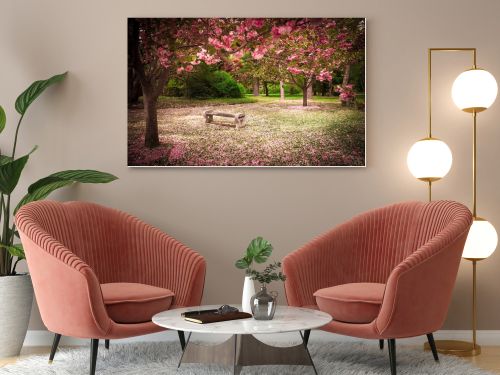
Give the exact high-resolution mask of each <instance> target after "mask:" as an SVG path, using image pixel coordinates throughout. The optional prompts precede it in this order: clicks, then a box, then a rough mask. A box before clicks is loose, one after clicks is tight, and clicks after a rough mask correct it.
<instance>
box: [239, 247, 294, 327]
mask: <svg viewBox="0 0 500 375" xmlns="http://www.w3.org/2000/svg"><path fill="white" fill-rule="evenodd" d="M272 252H273V245H271V243H270V242H269V241H267V240H265V239H264V238H262V237H257V238H254V239H253V240H252V241H250V244H249V245H248V247H247V250H246V253H245V256H244V257H243V258H241V259H238V260H237V261H236V263H235V266H236V268H239V269H244V270H245V283H244V285H243V295H242V301H241V305H242V310H243V311H245V312H249V313H250V312H251V313H252V314H254V317H255V318H256V319H272V318H273V316H274V311H275V308H276V296H272V295H269V294H267V284H269V283H270V282H271V281H275V280H282V281H285V279H286V277H285V275H283V273H282V272H281V271H277V270H278V269H279V268H281V263H280V262H274V263H272V264H270V265H268V266H267V267H266V268H265V269H264V270H263V271H262V272H259V271H257V270H255V269H253V268H252V265H253V263H254V262H255V263H259V264H261V263H265V262H266V261H267V260H268V258H269V257H270V256H271V253H272ZM253 280H257V281H259V282H260V283H261V291H260V292H259V293H257V294H255V287H254V284H253ZM265 296H267V297H266V298H267V300H268V302H269V301H270V300H269V298H271V299H272V301H274V302H273V306H274V308H273V309H272V314H271V315H270V316H269V315H268V317H267V318H265V317H261V314H259V311H256V306H257V305H259V303H261V302H262V303H264V300H265V298H263V297H265ZM256 304H257V305H256ZM262 306H263V305H262ZM266 306H267V305H266ZM259 310H260V309H259ZM256 316H259V317H258V318H257V317H256Z"/></svg>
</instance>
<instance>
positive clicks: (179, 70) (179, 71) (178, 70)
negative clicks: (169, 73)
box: [177, 66, 184, 74]
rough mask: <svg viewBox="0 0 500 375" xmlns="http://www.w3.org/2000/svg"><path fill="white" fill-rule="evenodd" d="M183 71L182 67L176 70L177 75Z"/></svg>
mask: <svg viewBox="0 0 500 375" xmlns="http://www.w3.org/2000/svg"><path fill="white" fill-rule="evenodd" d="M183 71H184V67H183V66H181V67H180V68H177V74H181V73H182V72H183Z"/></svg>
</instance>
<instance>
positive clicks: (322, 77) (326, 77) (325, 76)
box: [316, 69, 332, 82]
mask: <svg viewBox="0 0 500 375" xmlns="http://www.w3.org/2000/svg"><path fill="white" fill-rule="evenodd" d="M316 79H317V80H318V81H321V82H323V81H331V80H332V74H331V73H330V72H329V71H327V70H325V69H323V70H322V71H321V72H320V73H319V74H318V75H316Z"/></svg>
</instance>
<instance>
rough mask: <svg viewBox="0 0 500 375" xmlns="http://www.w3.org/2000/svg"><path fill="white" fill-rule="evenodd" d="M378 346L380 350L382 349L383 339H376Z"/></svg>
mask: <svg viewBox="0 0 500 375" xmlns="http://www.w3.org/2000/svg"><path fill="white" fill-rule="evenodd" d="M378 347H379V348H380V350H384V340H378Z"/></svg>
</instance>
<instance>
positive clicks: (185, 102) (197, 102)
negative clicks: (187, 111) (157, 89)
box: [158, 96, 258, 108]
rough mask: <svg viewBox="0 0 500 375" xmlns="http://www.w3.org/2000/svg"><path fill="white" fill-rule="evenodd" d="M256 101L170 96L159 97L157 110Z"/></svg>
mask: <svg viewBox="0 0 500 375" xmlns="http://www.w3.org/2000/svg"><path fill="white" fill-rule="evenodd" d="M257 101H258V100H257V99H255V98H253V97H249V96H244V97H243V98H211V99H187V98H179V97H170V96H160V97H159V98H158V108H182V107H203V106H215V105H226V104H227V105H233V104H244V103H256V102H257Z"/></svg>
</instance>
